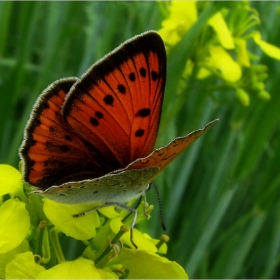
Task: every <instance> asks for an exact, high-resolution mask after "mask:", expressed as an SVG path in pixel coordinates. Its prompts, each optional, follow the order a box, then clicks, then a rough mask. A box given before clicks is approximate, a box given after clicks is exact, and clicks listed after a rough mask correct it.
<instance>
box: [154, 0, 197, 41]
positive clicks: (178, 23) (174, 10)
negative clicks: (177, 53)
mask: <svg viewBox="0 0 280 280" xmlns="http://www.w3.org/2000/svg"><path fill="white" fill-rule="evenodd" d="M196 20H197V9H196V3H195V1H190V2H188V1H186V2H185V1H172V2H171V5H170V14H169V17H168V18H167V19H165V20H164V21H163V22H162V28H161V29H160V30H159V31H158V33H159V34H160V35H161V37H162V39H163V41H164V42H165V43H166V44H167V45H170V46H173V45H175V44H177V43H178V42H179V41H180V40H181V37H182V36H183V35H184V34H185V33H186V32H187V31H188V30H189V29H190V27H191V26H192V25H193V24H194V23H195V22H196Z"/></svg>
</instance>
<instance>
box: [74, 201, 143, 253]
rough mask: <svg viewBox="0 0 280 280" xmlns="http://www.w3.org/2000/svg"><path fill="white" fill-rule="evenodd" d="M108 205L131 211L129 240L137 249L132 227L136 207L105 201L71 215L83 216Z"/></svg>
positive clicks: (135, 217)
mask: <svg viewBox="0 0 280 280" xmlns="http://www.w3.org/2000/svg"><path fill="white" fill-rule="evenodd" d="M109 206H117V207H120V208H122V209H125V210H127V211H130V212H131V213H133V219H132V222H131V225H130V242H131V244H132V245H133V246H134V247H135V248H136V249H137V248H138V247H137V246H136V244H135V243H134V241H133V228H134V226H135V223H136V219H137V210H136V209H134V208H132V207H129V206H127V205H125V204H122V203H118V202H107V203H105V204H102V205H98V206H96V207H94V208H92V209H91V210H88V211H86V212H83V213H80V214H75V215H73V217H74V218H78V217H82V216H85V215H87V214H89V213H91V212H92V211H95V210H98V209H101V208H105V207H109Z"/></svg>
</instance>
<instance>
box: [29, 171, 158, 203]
mask: <svg viewBox="0 0 280 280" xmlns="http://www.w3.org/2000/svg"><path fill="white" fill-rule="evenodd" d="M158 170H159V167H157V166H152V167H147V168H142V169H141V170H119V171H117V172H115V173H109V174H106V175H104V176H102V177H99V178H95V179H88V180H84V181H79V182H68V183H65V184H63V185H60V186H53V187H50V188H48V189H47V190H45V191H42V190H36V191H34V192H33V193H39V194H40V195H43V196H44V197H46V198H50V199H52V200H55V201H57V202H61V203H67V204H79V203H107V202H116V201H117V202H119V203H125V202H128V201H130V200H132V199H134V198H137V197H139V196H140V195H141V194H143V193H144V192H145V191H146V189H147V187H148V184H149V183H150V182H151V181H152V178H153V177H154V176H155V174H157V173H158ZM77 194H78V195H77Z"/></svg>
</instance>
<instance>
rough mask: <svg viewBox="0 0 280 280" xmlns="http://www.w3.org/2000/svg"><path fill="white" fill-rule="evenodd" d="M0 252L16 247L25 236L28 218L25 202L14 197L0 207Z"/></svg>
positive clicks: (27, 228)
mask: <svg viewBox="0 0 280 280" xmlns="http://www.w3.org/2000/svg"><path fill="white" fill-rule="evenodd" d="M0 217H1V219H0V254H3V253H6V252H8V251H10V250H12V249H14V248H16V247H17V246H18V245H19V244H20V243H21V242H22V241H23V240H24V238H25V237H26V235H27V233H28V231H29V228H30V218H29V214H28V212H27V210H26V209H25V204H24V203H23V202H20V201H16V200H14V199H9V200H7V201H5V202H4V203H3V204H2V205H1V207H0Z"/></svg>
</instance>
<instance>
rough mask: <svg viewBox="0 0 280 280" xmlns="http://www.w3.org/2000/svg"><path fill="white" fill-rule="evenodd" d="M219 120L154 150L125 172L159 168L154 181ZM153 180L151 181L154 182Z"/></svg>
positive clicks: (136, 161) (129, 166)
mask: <svg viewBox="0 0 280 280" xmlns="http://www.w3.org/2000/svg"><path fill="white" fill-rule="evenodd" d="M218 120H219V119H216V120H214V121H212V122H210V123H208V124H207V125H206V126H205V127H204V128H202V129H199V130H195V131H193V132H191V133H190V134H188V135H186V136H183V137H177V138H175V139H174V140H173V141H171V142H170V143H169V144H168V145H166V146H164V147H161V148H158V149H156V150H154V151H153V152H152V153H151V154H150V155H148V156H147V157H144V158H140V159H137V160H135V161H134V162H132V163H131V164H129V165H128V166H127V168H125V170H131V169H142V168H147V167H152V166H157V167H159V170H158V171H157V173H156V174H155V175H154V176H153V178H152V180H153V179H154V178H155V177H156V176H157V175H158V174H159V173H160V172H161V171H162V170H163V169H164V168H165V167H167V166H168V165H169V164H170V163H171V162H172V161H173V160H174V159H175V158H176V157H177V156H178V155H179V154H180V153H181V152H182V151H183V150H184V149H186V148H187V147H188V146H189V145H190V144H192V143H193V142H194V141H196V139H198V138H199V137H200V136H201V135H202V134H204V133H205V132H206V131H207V130H208V129H209V128H210V127H212V126H213V125H214V124H215V123H216V122H217V121H218ZM152 180H151V181H152Z"/></svg>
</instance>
